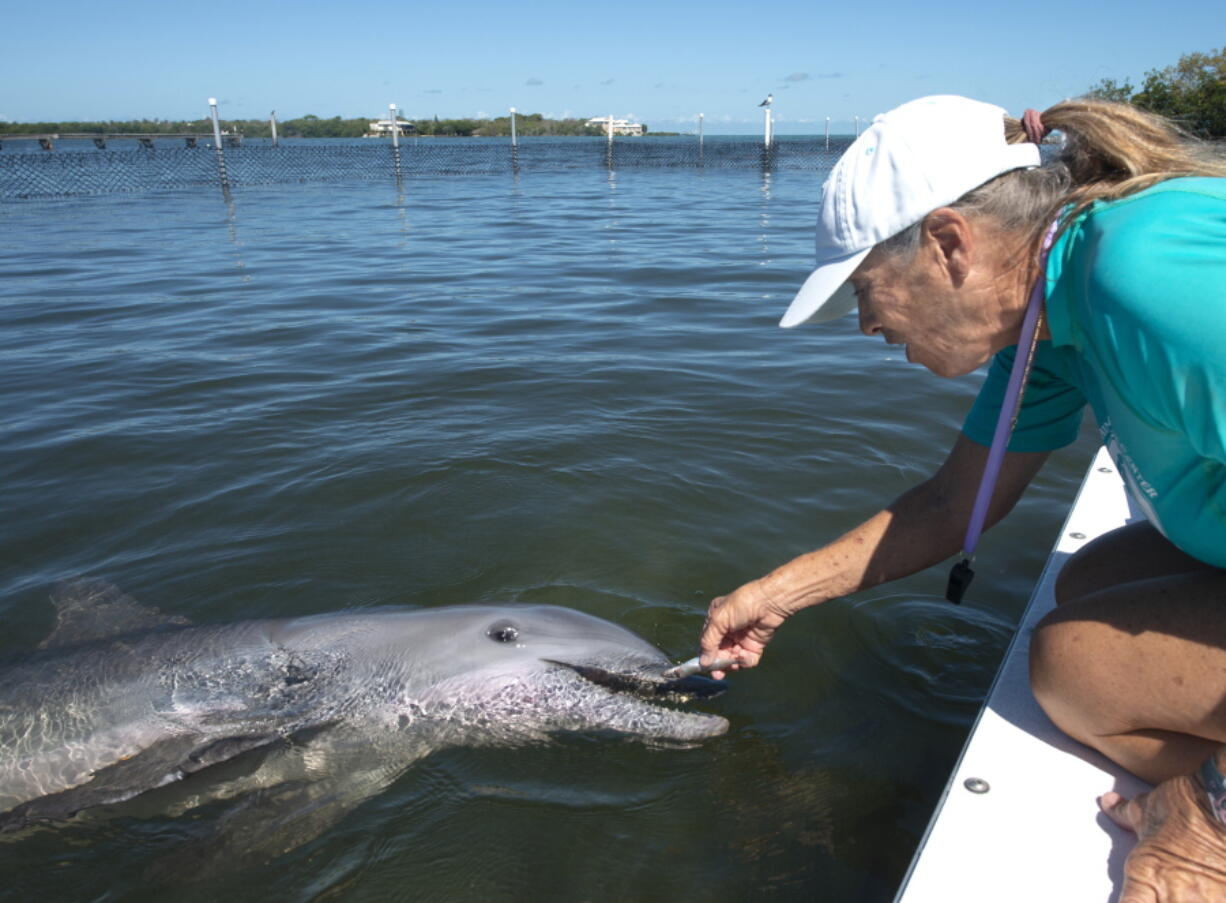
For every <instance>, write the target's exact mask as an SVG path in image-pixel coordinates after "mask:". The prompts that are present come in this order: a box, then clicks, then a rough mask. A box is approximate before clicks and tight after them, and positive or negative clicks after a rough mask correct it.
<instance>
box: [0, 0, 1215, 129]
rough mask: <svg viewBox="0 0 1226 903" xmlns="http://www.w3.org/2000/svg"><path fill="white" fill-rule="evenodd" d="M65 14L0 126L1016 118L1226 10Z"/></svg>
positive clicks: (1138, 63)
mask: <svg viewBox="0 0 1226 903" xmlns="http://www.w3.org/2000/svg"><path fill="white" fill-rule="evenodd" d="M1003 7H1004V4H993V3H984V2H982V0H979V2H970V0H949V2H945V3H942V4H923V5H921V4H915V3H904V2H900V0H877V2H853V3H847V2H844V3H841V4H827V3H820V2H807V3H799V2H791V0H784V2H776V3H767V4H754V5H752V6H751V5H750V4H748V3H745V2H741V3H728V2H722V0H707V2H701V3H699V2H690V0H680V2H669V0H656V2H644V0H617V2H613V3H590V2H589V3H579V2H568V3H563V2H555V0H543V2H531V0H529V2H518V3H508V2H503V3H494V2H488V0H470V2H466V3H465V2H458V3H438V2H435V3H431V4H422V3H417V4H413V3H405V2H399V3H390V2H381V0H352V2H348V3H344V4H342V3H339V2H332V3H320V2H313V0H301V2H297V3H292V4H291V3H269V2H261V0H250V2H234V0H216V2H210V3H202V4H190V5H189V4H176V3H170V2H166V0H159V2H146V0H113V2H108V3H99V2H97V0H91V2H81V0H60V2H57V3H48V2H24V3H14V4H10V6H9V8H8V10H7V11H6V12H5V14H4V16H3V18H2V19H0V22H2V23H3V25H2V27H0V117H2V118H4V119H7V120H15V121H30V120H39V119H44V120H63V119H128V118H138V117H143V116H150V117H162V118H168V119H183V118H194V117H197V116H202V115H204V114H206V113H207V99H208V97H210V96H215V97H217V98H218V99H219V100H220V101H221V103H222V115H223V116H230V117H234V118H254V117H262V116H266V115H267V114H268V112H269V111H270V110H272V109H276V111H277V114H278V116H279V117H280V118H282V119H288V118H292V117H295V116H300V115H303V114H305V113H314V114H316V115H318V116H334V115H338V114H339V115H343V116H365V115H370V116H375V115H379V114H381V113H385V112H386V110H387V105H388V103H391V102H395V103H396V104H397V105H398V106H399V107H400V108H401V109H402V110H404V111H405V112H406V114H407V115H409V116H410V117H419V116H433V115H436V114H437V115H438V116H439V117H441V118H447V117H454V116H477V115H501V114H503V113H505V112H506V110H507V108H508V107H510V106H515V107H517V108H518V109H519V110H520V111H521V112H541V113H545V114H546V115H551V116H564V115H572V116H597V115H605V114H608V113H612V114H613V115H615V116H619V117H626V118H633V119H637V120H640V121H643V122H645V123H647V125H648V126H649V128H652V129H655V130H692V129H693V128H694V127H695V125H694V123H695V117H696V116H697V114H698V113H703V114H705V116H706V131H707V133H708V134H717V133H743V132H755V131H758V130H760V128H761V113H760V111H759V110H758V109H757V104H758V102H759V101H760V100H761V99H762V98H763V97H765V95H766V94H767V93H768V92H770V93H773V94H774V95H775V105H774V111H775V116H776V123H777V126H776V129H777V131H778V132H779V133H781V134H799V133H815V132H821V131H822V129H823V128H824V122H825V117H827V116H829V117H831V118H832V120H833V129H834V130H835V131H836V132H837V131H848V130H850V127H851V120H852V117H853V116H856V115H858V116H860V117H862V118H867V117H871V116H872V115H873V114H875V113H878V112H881V111H883V110H885V109H889V108H890V107H892V106H895V105H897V104H898V103H901V102H902V101H904V100H908V99H910V98H912V97H917V96H920V95H923V94H937V93H958V94H966V95H968V96H972V97H977V98H980V99H983V100H990V101H993V102H995V103H999V104H1000V105H1002V106H1004V107H1006V108H1008V109H1009V110H1010V111H1011V112H1013V113H1015V114H1016V113H1020V112H1021V110H1022V109H1023V108H1024V107H1027V106H1034V107H1038V108H1040V109H1042V108H1043V107H1044V106H1047V105H1049V104H1051V103H1053V102H1055V101H1057V100H1060V99H1061V98H1063V97H1067V96H1071V95H1075V94H1078V93H1081V92H1082V91H1084V90H1085V89H1086V88H1087V87H1089V86H1090V85H1092V84H1094V83H1096V82H1097V81H1098V80H1099V79H1102V78H1104V77H1110V78H1116V79H1126V78H1131V79H1132V80H1133V82H1134V84H1135V83H1136V82H1137V81H1138V80H1139V78H1140V77H1141V76H1142V75H1143V74H1144V73H1145V71H1146V70H1148V69H1152V68H1161V67H1163V66H1167V65H1170V64H1172V63H1174V62H1175V61H1176V60H1177V59H1178V58H1179V56H1180V55H1181V54H1183V53H1188V52H1191V51H1197V50H1199V51H1207V50H1211V49H1214V48H1216V47H1218V46H1221V45H1222V44H1226V3H1223V2H1222V0H1175V2H1150V0H1138V2H1127V0H1124V2H1116V3H1114V4H1112V5H1111V6H1110V7H1109V8H1108V7H1104V6H1100V5H1098V4H1088V3H1075V2H1067V0H1062V2H1056V0H1032V2H1029V3H1026V4H1008V9H1009V10H1010V11H1009V12H1007V13H1006V12H1003V11H1001V10H1002V8H1003Z"/></svg>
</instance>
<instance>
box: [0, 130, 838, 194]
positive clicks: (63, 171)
mask: <svg viewBox="0 0 1226 903" xmlns="http://www.w3.org/2000/svg"><path fill="white" fill-rule="evenodd" d="M849 141H850V139H848V138H846V137H840V138H832V139H831V140H830V142H829V144H827V142H826V140H825V139H824V138H785V139H780V140H778V141H776V142H775V143H774V144H773V145H772V146H771V147H770V148H769V149H768V148H766V147H764V146H763V145H762V143H761V141H760V140H759V141H754V140H746V139H740V138H718V139H716V138H712V139H707V140H705V141H702V142H699V141H698V140H697V139H695V138H684V139H669V138H635V139H626V140H620V141H613V142H612V143H607V142H605V141H603V140H600V139H582V138H578V139H540V138H534V139H528V140H523V141H520V142H519V144H518V145H517V146H513V145H512V144H511V143H510V142H509V141H506V140H498V139H452V140H447V139H432V140H417V141H414V140H412V139H406V140H405V141H404V143H402V144H401V145H400V147H399V148H393V147H392V146H391V144H390V143H388V142H378V143H376V142H374V141H361V142H329V141H309V140H302V141H298V142H294V143H289V142H283V143H282V144H281V145H280V146H273V145H272V144H270V143H267V142H265V143H262V144H256V143H248V144H243V145H240V146H238V147H226V148H225V149H224V153H223V154H219V153H218V152H217V149H216V148H215V147H212V146H211V145H206V144H203V143H202V144H200V145H199V146H197V147H182V146H178V147H175V146H170V145H169V144H168V143H167V144H163V145H155V146H154V147H141V146H139V145H137V146H135V147H132V148H127V149H120V148H115V149H111V150H97V149H85V148H84V147H79V148H75V147H70V146H67V145H69V144H70V142H63V143H62V144H61V146H60V147H57V148H55V149H54V150H32V149H30V147H29V146H27V147H20V146H19V144H20V143H19V142H5V143H4V146H3V148H2V149H0V198H36V197H65V196H73V195H87V194H107V193H111V192H120V191H144V190H155V189H166V188H191V187H197V186H212V187H214V188H221V187H224V188H227V189H228V188H231V187H241V186H244V185H270V184H277V183H292V182H341V181H349V180H363V181H370V180H380V179H396V178H413V177H417V176H436V175H483V174H484V175H494V174H499V173H519V172H524V173H532V172H547V171H550V170H567V169H583V168H594V167H607V168H611V169H618V168H623V167H626V168H630V167H691V168H710V169H764V170H769V171H787V170H794V171H805V170H811V171H821V170H826V169H829V168H830V166H832V165H833V164H834V161H835V160H837V159H838V156H839V154H840V153H842V151H843V149H844V148H846V146H847V144H848V143H849ZM78 143H79V144H84V142H78ZM134 143H135V142H134ZM28 144H32V142H29V143H28ZM113 144H118V142H113ZM36 146H37V145H35V147H36ZM223 180H224V182H223Z"/></svg>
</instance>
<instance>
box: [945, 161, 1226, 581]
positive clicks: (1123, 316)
mask: <svg viewBox="0 0 1226 903" xmlns="http://www.w3.org/2000/svg"><path fill="white" fill-rule="evenodd" d="M1046 310H1047V323H1048V328H1049V329H1050V331H1051V341H1050V342H1046V341H1045V342H1040V343H1039V349H1038V352H1037V354H1036V358H1035V362H1034V367H1033V370H1032V372H1031V376H1030V379H1029V381H1028V382H1027V384H1026V394H1025V396H1024V399H1023V403H1022V410H1021V413H1020V415H1019V417H1018V423H1017V428H1016V429H1015V430H1014V433H1013V437H1012V439H1011V441H1010V443H1009V450H1010V451H1050V450H1052V449H1055V448H1060V447H1062V446H1064V445H1068V444H1069V443H1070V442H1072V441H1073V440H1074V439H1075V438H1076V437H1077V431H1078V427H1079V425H1080V421H1081V412H1082V409H1083V408H1084V407H1085V405H1086V404H1087V403H1088V404H1089V405H1090V407H1091V409H1092V410H1093V412H1094V417H1095V419H1096V420H1097V422H1098V429H1099V433H1100V434H1101V436H1102V440H1103V444H1104V445H1105V446H1106V447H1107V449H1108V451H1109V452H1110V453H1111V456H1112V457H1113V458H1114V459H1115V462H1116V465H1117V466H1118V467H1119V470H1120V473H1121V474H1122V475H1123V477H1124V481H1125V483H1126V484H1127V485H1128V488H1129V490H1130V492H1131V493H1132V495H1133V497H1134V499H1135V500H1136V501H1137V503H1138V505H1139V506H1140V508H1141V509H1142V510H1143V511H1144V512H1145V514H1146V516H1147V517H1148V518H1149V520H1150V522H1151V523H1152V524H1153V525H1154V526H1155V527H1157V528H1158V529H1159V530H1161V531H1162V533H1163V535H1165V536H1166V537H1167V538H1168V539H1170V540H1171V542H1173V543H1174V544H1175V545H1176V546H1178V547H1179V548H1181V549H1183V550H1184V551H1185V552H1187V553H1188V554H1189V555H1192V556H1194V557H1196V558H1198V559H1200V560H1201V561H1204V562H1207V563H1209V564H1212V565H1215V566H1216V567H1220V568H1226V179H1215V178H1184V179H1171V180H1169V181H1166V182H1162V183H1160V184H1158V185H1156V186H1154V187H1153V188H1150V189H1147V190H1146V191H1141V192H1138V193H1137V194H1134V195H1131V196H1129V197H1126V198H1124V199H1123V200H1119V201H1112V202H1109V203H1099V204H1095V205H1094V206H1093V207H1092V208H1090V209H1089V210H1088V211H1086V212H1085V213H1083V214H1082V215H1081V216H1079V217H1078V218H1077V220H1076V221H1074V223H1073V224H1072V225H1071V226H1069V228H1067V229H1066V230H1065V231H1064V233H1063V235H1061V237H1060V238H1059V240H1057V242H1056V243H1055V245H1054V246H1053V247H1052V250H1051V254H1050V256H1049V257H1048V261H1047V308H1046ZM1016 353H1017V348H1016V347H1013V348H1007V349H1005V350H1004V351H1002V352H1001V353H1000V354H998V355H997V356H996V359H995V360H994V361H993V362H992V366H991V369H990V370H989V373H988V378H987V380H986V382H985V383H984V385H983V388H982V389H981V390H980V393H979V397H978V398H977V399H976V401H975V404H974V406H973V407H972V408H971V412H970V414H969V415H968V416H967V419H966V423H965V424H964V425H963V432H964V433H965V434H966V435H967V437H969V438H970V439H972V440H973V441H975V442H978V443H980V444H982V445H990V444H991V442H992V433H993V431H994V429H995V426H996V418H997V413H998V412H999V410H1000V404H1001V399H1002V398H1003V397H1004V391H1005V383H1006V381H1007V380H1008V377H1009V371H1010V369H1011V368H1012V366H1013V359H1014V356H1015V355H1016Z"/></svg>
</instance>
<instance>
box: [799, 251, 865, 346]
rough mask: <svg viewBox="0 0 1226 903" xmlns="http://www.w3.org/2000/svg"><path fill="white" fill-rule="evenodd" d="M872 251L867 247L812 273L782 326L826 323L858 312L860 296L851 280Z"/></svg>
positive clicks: (823, 265) (826, 264)
mask: <svg viewBox="0 0 1226 903" xmlns="http://www.w3.org/2000/svg"><path fill="white" fill-rule="evenodd" d="M871 250H872V248H867V249H865V250H863V251H857V252H856V253H854V254H849V255H847V256H846V257H839V258H837V259H835V260H831V261H829V262H827V263H824V264H822V265H821V266H820V267H818V268H817V269H816V270H814V271H813V272H812V273H810V274H809V278H808V279H806V280H805V284H804V285H802V286H801V287H800V291H798V292H797V293H796V297H795V298H793V299H792V303H791V305H790V306H789V307H788V309H787V312H786V313H785V314H784V315H783V319H782V320H780V321H779V325H780V326H782V327H783V328H784V329H791V328H792V327H793V326H799V325H800V324H801V323H825V322H826V321H828V320H836V319H838V318H839V317H841V316H844V315H845V314H849V313H851V312H852V311H853V310H855V309H856V295H855V292H853V291H852V290H851V286H850V285H849V284H847V278H848V277H849V276H850V275H851V274H852V273H854V272H855V271H856V267H858V266H859V265H860V262H861V261H862V260H864V258H865V257H867V256H868V252H869V251H871Z"/></svg>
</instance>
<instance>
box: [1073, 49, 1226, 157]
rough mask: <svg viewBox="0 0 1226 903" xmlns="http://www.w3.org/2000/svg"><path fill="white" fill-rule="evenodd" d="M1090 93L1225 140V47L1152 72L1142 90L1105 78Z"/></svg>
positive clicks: (1197, 54)
mask: <svg viewBox="0 0 1226 903" xmlns="http://www.w3.org/2000/svg"><path fill="white" fill-rule="evenodd" d="M1089 93H1090V94H1091V95H1092V96H1095V97H1103V98H1106V99H1108V100H1118V101H1123V102H1126V103H1131V104H1134V105H1136V106H1138V107H1140V108H1141V109H1143V110H1149V111H1150V112H1152V113H1159V114H1161V115H1163V116H1167V117H1170V118H1171V119H1174V120H1176V121H1177V122H1179V123H1181V124H1182V125H1183V126H1184V127H1186V128H1187V129H1189V130H1190V131H1192V132H1194V133H1196V134H1198V135H1201V136H1203V137H1206V138H1223V137H1226V47H1223V48H1222V49H1220V50H1216V51H1210V52H1208V53H1187V54H1184V55H1183V56H1181V57H1180V58H1179V62H1178V63H1176V64H1175V65H1173V66H1167V67H1166V68H1165V69H1151V70H1150V71H1149V72H1147V73H1145V80H1144V81H1143V82H1142V84H1141V88H1140V90H1136V91H1134V89H1133V87H1132V85H1131V84H1130V83H1129V82H1127V81H1126V82H1124V83H1123V84H1120V83H1118V82H1116V81H1115V80H1114V79H1103V80H1102V81H1101V82H1099V83H1098V84H1097V85H1095V86H1094V87H1093V88H1091V89H1090V91H1089Z"/></svg>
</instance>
